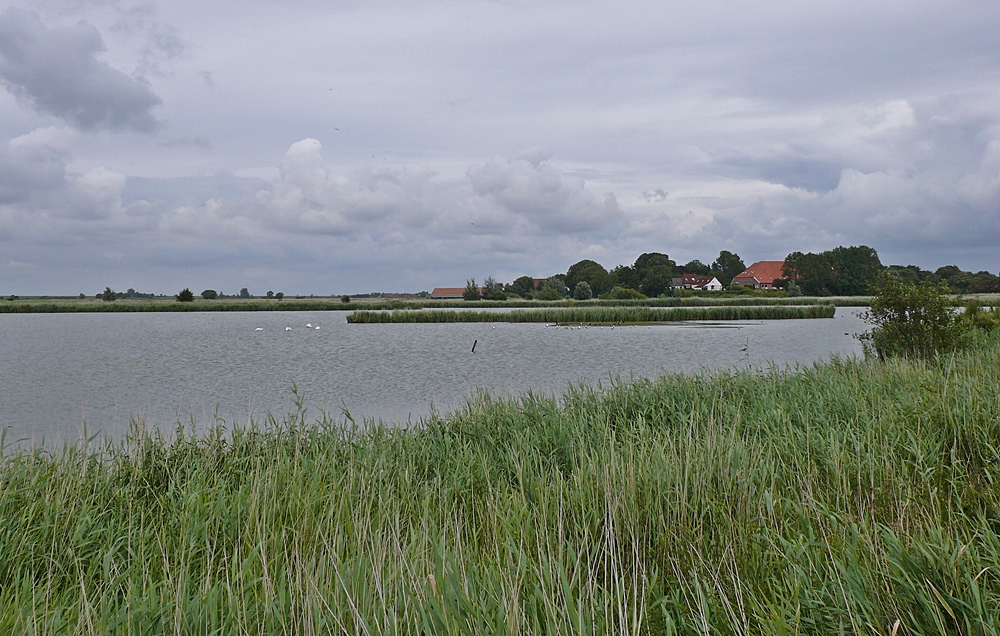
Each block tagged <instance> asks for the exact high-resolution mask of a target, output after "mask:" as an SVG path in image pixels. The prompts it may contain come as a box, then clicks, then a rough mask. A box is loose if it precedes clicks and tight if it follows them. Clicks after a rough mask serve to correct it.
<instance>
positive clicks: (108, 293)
mask: <svg viewBox="0 0 1000 636" xmlns="http://www.w3.org/2000/svg"><path fill="white" fill-rule="evenodd" d="M101 300H103V301H104V302H106V303H113V302H114V301H116V300H118V294H116V293H115V291H114V290H113V289H111V288H110V287H105V288H104V293H103V294H101Z"/></svg>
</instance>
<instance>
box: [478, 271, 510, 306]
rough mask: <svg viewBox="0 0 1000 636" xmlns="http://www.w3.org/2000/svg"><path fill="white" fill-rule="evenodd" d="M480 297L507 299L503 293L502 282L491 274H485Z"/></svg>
mask: <svg viewBox="0 0 1000 636" xmlns="http://www.w3.org/2000/svg"><path fill="white" fill-rule="evenodd" d="M482 297H483V298H486V299H487V300H507V294H505V293H503V283H501V282H500V281H498V280H497V279H495V278H493V277H492V276H487V277H486V280H484V281H483V292H482Z"/></svg>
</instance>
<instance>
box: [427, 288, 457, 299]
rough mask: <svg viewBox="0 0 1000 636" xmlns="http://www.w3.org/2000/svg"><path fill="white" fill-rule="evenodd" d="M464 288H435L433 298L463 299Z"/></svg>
mask: <svg viewBox="0 0 1000 636" xmlns="http://www.w3.org/2000/svg"><path fill="white" fill-rule="evenodd" d="M464 291H465V288H464V287H435V288H434V291H432V292H431V298H461V297H462V292H464Z"/></svg>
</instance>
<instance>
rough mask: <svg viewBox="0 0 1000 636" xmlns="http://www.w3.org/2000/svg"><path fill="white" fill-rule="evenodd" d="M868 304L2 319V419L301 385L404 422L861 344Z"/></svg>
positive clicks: (310, 392)
mask: <svg viewBox="0 0 1000 636" xmlns="http://www.w3.org/2000/svg"><path fill="white" fill-rule="evenodd" d="M856 314H857V310H855V309H849V308H838V310H837V317H836V318H833V319H818V320H780V321H761V322H738V323H732V322H727V323H721V324H720V323H715V324H704V323H688V324H683V325H682V324H673V325H656V326H642V327H616V328H613V329H612V328H609V327H592V328H580V329H577V328H567V327H555V326H547V325H543V324H504V323H500V324H488V323H459V324H375V325H349V324H347V322H346V321H345V319H344V314H343V313H340V312H288V313H279V312H266V313H159V314H157V313H136V314H111V313H109V314H27V315H25V314H2V315H0V387H2V388H0V428H9V429H10V430H9V431H8V437H7V439H8V442H9V441H10V440H11V439H27V440H29V441H34V442H36V443H40V442H42V441H43V440H45V441H53V440H61V439H75V438H77V437H78V436H79V435H80V433H81V432H82V430H83V424H86V427H87V430H88V431H90V432H97V431H100V432H102V433H104V434H106V435H110V436H118V435H121V434H122V433H124V432H125V431H127V430H128V425H129V420H130V418H135V417H141V418H142V419H143V420H144V421H145V422H146V423H147V424H152V425H159V426H172V425H173V424H174V423H176V422H177V421H183V422H191V421H194V422H195V423H196V424H203V423H205V422H210V421H211V420H212V418H213V417H214V415H215V414H218V415H219V416H220V417H222V418H224V419H225V420H226V421H227V422H246V421H247V419H248V418H251V417H252V418H254V419H261V418H263V417H264V416H265V415H266V414H267V413H273V414H276V415H279V416H280V415H281V414H283V413H285V412H287V411H289V410H291V409H292V408H294V407H293V394H292V386H293V384H294V385H295V386H297V387H298V390H299V392H300V394H303V395H304V396H305V401H306V406H307V407H308V408H309V409H310V411H311V412H312V413H314V414H315V415H319V411H320V410H326V411H327V412H330V413H332V414H334V415H337V416H339V415H340V413H341V408H347V409H348V410H349V411H350V413H351V414H352V415H353V416H354V417H355V419H356V420H359V421H360V419H361V417H362V416H364V417H376V418H382V419H385V420H387V421H394V422H405V421H407V420H408V419H412V420H416V419H418V418H419V417H420V416H423V415H426V414H427V413H429V412H430V409H431V408H434V409H436V410H437V411H439V412H448V411H452V410H454V409H456V408H460V407H461V406H462V405H463V403H464V402H465V400H466V399H467V398H468V397H470V396H472V395H474V394H475V392H476V389H477V388H482V389H485V390H487V391H489V392H490V393H493V394H508V393H514V392H521V391H524V390H527V389H529V388H530V389H531V390H532V391H535V392H545V393H554V394H559V393H561V392H562V391H564V390H565V389H566V387H567V386H568V385H569V384H571V383H577V382H586V383H590V384H597V383H604V384H606V383H607V381H608V379H609V378H612V377H621V378H623V379H628V378H629V377H651V376H657V375H661V374H663V373H669V372H678V371H680V372H702V371H711V370H714V369H720V368H735V367H746V366H747V365H748V364H749V365H753V366H755V367H760V368H767V367H768V366H769V365H772V364H775V365H778V366H785V365H795V364H809V363H812V362H814V361H817V360H824V359H827V358H829V357H830V356H831V355H833V354H839V355H852V354H859V353H860V347H859V345H858V342H857V340H856V339H855V338H854V337H853V334H855V333H858V332H861V331H863V330H864V328H865V325H864V323H863V322H862V321H861V320H860V319H859V318H858V317H857V315H856ZM306 323H311V324H312V325H313V326H314V327H316V326H319V327H320V329H309V328H306V326H305V325H306ZM286 327H291V331H287V330H286ZM257 328H260V329H261V330H259V331H258V330H257ZM473 342H476V343H477V344H476V350H475V353H473V352H472V351H471V349H472V344H473ZM744 349H745V350H744Z"/></svg>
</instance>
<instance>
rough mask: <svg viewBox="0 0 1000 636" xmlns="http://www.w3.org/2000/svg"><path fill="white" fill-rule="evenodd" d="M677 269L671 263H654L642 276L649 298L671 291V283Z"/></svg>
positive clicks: (645, 292)
mask: <svg viewBox="0 0 1000 636" xmlns="http://www.w3.org/2000/svg"><path fill="white" fill-rule="evenodd" d="M676 273H677V270H675V269H674V268H673V267H671V266H669V265H654V266H653V267H650V268H649V269H648V270H647V271H646V275H645V276H643V278H642V288H641V291H642V293H643V294H645V295H646V296H648V297H649V298H656V297H657V296H659V295H661V294H665V293H667V292H668V291H670V286H671V283H672V281H673V279H674V276H675V274H676Z"/></svg>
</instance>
